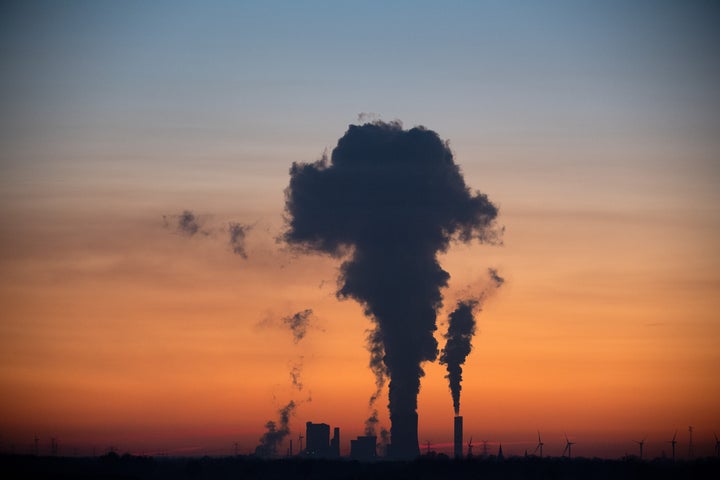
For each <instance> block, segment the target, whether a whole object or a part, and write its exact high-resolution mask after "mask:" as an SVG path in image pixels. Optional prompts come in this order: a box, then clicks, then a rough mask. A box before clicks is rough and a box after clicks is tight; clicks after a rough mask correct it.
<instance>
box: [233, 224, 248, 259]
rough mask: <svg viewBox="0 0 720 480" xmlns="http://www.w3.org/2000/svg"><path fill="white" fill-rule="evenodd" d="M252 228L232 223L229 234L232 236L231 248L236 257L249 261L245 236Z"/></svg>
mask: <svg viewBox="0 0 720 480" xmlns="http://www.w3.org/2000/svg"><path fill="white" fill-rule="evenodd" d="M251 228H252V226H251V225H243V224H242V223H237V222H230V224H229V225H228V233H229V234H230V248H232V251H233V253H234V254H236V255H240V256H241V257H242V258H245V259H247V252H246V251H245V235H246V234H247V232H248V231H250V229H251Z"/></svg>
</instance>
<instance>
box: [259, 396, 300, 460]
mask: <svg viewBox="0 0 720 480" xmlns="http://www.w3.org/2000/svg"><path fill="white" fill-rule="evenodd" d="M294 411H295V402H294V401H292V400H291V401H290V403H288V404H287V405H285V406H284V407H283V408H281V409H280V410H278V415H279V419H278V421H277V422H275V421H273V420H269V421H268V422H267V423H266V424H265V429H266V432H265V433H264V434H263V436H262V437H260V445H258V447H257V448H256V449H255V452H256V453H257V454H259V455H261V456H265V457H270V456H275V455H277V453H278V446H280V444H281V443H282V441H283V440H284V439H285V437H287V436H288V435H289V434H290V416H291V415H292V414H293V413H294Z"/></svg>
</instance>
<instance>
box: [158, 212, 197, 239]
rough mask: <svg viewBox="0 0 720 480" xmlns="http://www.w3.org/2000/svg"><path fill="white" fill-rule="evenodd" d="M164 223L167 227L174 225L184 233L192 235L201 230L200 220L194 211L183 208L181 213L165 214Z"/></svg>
mask: <svg viewBox="0 0 720 480" xmlns="http://www.w3.org/2000/svg"><path fill="white" fill-rule="evenodd" d="M163 224H164V226H165V227H166V228H168V227H171V226H172V227H174V228H176V229H177V231H178V232H180V233H181V234H183V235H187V236H188V237H192V236H193V235H195V234H196V233H198V232H199V231H200V222H199V220H198V218H197V216H195V214H194V213H193V212H191V211H190V210H183V212H182V213H181V214H180V215H163Z"/></svg>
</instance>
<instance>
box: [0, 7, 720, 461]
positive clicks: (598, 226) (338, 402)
mask: <svg viewBox="0 0 720 480" xmlns="http://www.w3.org/2000/svg"><path fill="white" fill-rule="evenodd" d="M719 21H720V9H718V7H717V5H715V3H714V2H710V1H696V0H691V1H684V2H673V1H653V2H650V1H640V0H638V1H632V2H619V1H608V2H584V1H579V2H577V1H576V2H569V1H568V2H564V1H550V2H531V1H514V2H501V1H479V2H460V1H452V2H442V4H441V3H440V2H422V1H420V2H407V1H396V2H376V1H367V2H345V1H339V2H329V1H328V2H315V1H310V2H272V1H270V2H252V1H242V2H230V1H227V2H223V1H211V2H169V1H158V2H149V3H148V2H136V1H128V2H111V1H103V0H101V1H53V2H48V1H23V2H19V1H18V2H3V3H2V6H0V69H1V70H2V72H3V74H2V75H0V105H1V108H0V215H1V216H2V218H3V221H2V222H1V223H0V272H2V274H0V391H2V392H3V394H2V396H0V451H3V452H7V451H15V452H21V453H25V452H29V451H31V445H32V443H33V439H34V437H35V436H37V437H38V438H39V445H40V449H41V452H42V451H49V448H50V447H49V445H50V439H51V438H53V437H54V438H57V439H59V443H60V451H61V453H64V454H74V453H77V454H88V453H89V452H91V451H92V449H96V451H97V452H104V451H107V449H108V448H109V447H110V446H114V447H116V448H117V449H118V450H120V451H128V452H135V453H157V452H165V453H169V454H190V455H197V454H211V455H222V454H229V453H231V452H233V451H234V444H235V443H236V442H237V443H238V446H239V447H238V448H239V449H240V451H241V452H242V453H247V452H250V451H253V450H254V448H255V446H256V445H257V444H258V439H259V437H260V436H261V435H262V433H263V432H264V425H265V422H266V421H268V420H277V417H278V410H279V409H280V408H282V407H283V406H285V405H286V404H287V403H288V402H289V401H290V400H294V401H295V402H296V404H297V408H296V410H295V413H294V415H293V416H292V417H291V419H290V429H291V434H290V437H289V438H293V439H295V441H297V437H298V435H299V434H301V433H303V432H304V423H305V422H306V421H313V422H324V423H328V424H330V425H331V426H333V427H334V426H339V427H340V428H341V431H342V436H343V442H342V446H341V450H342V452H343V453H348V451H349V439H350V438H354V437H355V436H357V435H361V434H362V432H363V422H364V420H365V419H366V418H367V417H368V415H369V413H370V412H369V410H368V398H369V396H370V395H371V394H372V393H373V391H374V388H375V387H374V376H373V374H372V372H371V371H370V369H369V368H368V361H369V354H368V352H367V350H366V348H365V344H366V336H367V331H368V329H371V328H372V323H371V321H370V320H369V319H368V318H366V317H365V316H364V315H363V311H362V308H361V307H360V306H359V305H358V304H357V303H356V302H354V301H353V300H339V299H338V298H336V296H335V292H336V289H337V275H338V268H339V265H340V262H341V260H340V259H337V258H332V257H329V256H322V255H317V254H301V253H298V252H297V251H293V250H292V249H290V248H289V247H288V246H287V245H285V244H283V243H282V242H280V241H278V238H279V237H280V236H281V234H282V232H283V231H284V228H285V218H284V202H285V189H286V188H287V186H288V183H289V179H290V177H289V169H290V166H291V165H292V163H293V162H313V161H316V160H318V159H320V158H321V157H322V156H323V154H324V153H328V154H329V153H331V152H332V149H333V148H334V147H335V145H336V143H337V140H338V139H339V138H340V137H342V136H343V134H344V133H345V132H346V130H347V129H348V126H349V125H351V124H361V123H363V122H365V121H368V120H370V121H373V120H382V121H393V120H400V121H402V122H403V125H404V126H405V127H406V128H411V127H414V126H418V125H423V126H425V127H427V128H429V129H432V130H434V131H436V132H437V133H438V134H439V135H440V137H441V138H443V139H445V140H448V141H449V145H450V148H451V149H452V151H453V153H454V157H455V161H456V163H458V164H459V165H460V167H461V169H462V172H463V174H464V177H465V181H466V183H467V184H468V185H469V186H470V187H471V188H472V189H473V190H479V191H481V192H483V193H485V194H487V195H488V197H489V199H490V200H491V201H492V202H494V203H495V204H496V205H497V206H498V207H499V210H500V213H499V217H498V223H499V224H501V225H502V226H504V227H505V234H504V237H503V244H502V245H501V246H492V245H480V244H478V243H474V244H469V245H466V244H459V243H458V244H456V245H453V246H452V247H451V248H450V249H449V251H448V252H447V253H443V254H441V255H440V257H439V258H440V262H441V264H442V266H443V268H444V269H445V270H447V271H448V272H449V273H450V274H451V279H450V282H449V286H448V287H447V288H446V289H445V290H444V291H443V294H444V297H445V302H444V305H443V307H442V308H440V309H439V311H438V319H437V321H438V331H437V332H436V338H437V339H438V341H440V343H441V345H442V344H443V343H444V342H443V341H442V334H443V333H444V332H445V331H446V330H447V318H448V314H449V313H450V312H451V311H452V309H453V308H454V305H455V302H456V301H457V300H458V299H460V298H462V297H463V296H466V295H468V294H469V293H470V294H472V293H473V292H478V291H481V290H482V289H483V288H485V287H486V286H487V284H488V281H489V280H488V277H487V269H488V268H494V269H497V271H498V272H499V274H500V275H501V276H502V277H503V278H504V279H505V284H504V285H503V286H502V288H500V289H498V290H497V291H495V292H494V293H493V294H492V295H491V296H489V297H488V298H487V299H486V301H485V304H484V305H483V310H482V312H481V313H480V314H479V315H478V317H477V322H478V332H477V336H476V337H475V338H474V340H473V345H474V348H473V351H472V353H471V354H470V356H469V357H468V359H467V362H466V364H465V368H464V380H463V390H462V400H461V405H462V410H461V413H462V415H463V416H464V418H465V420H464V421H465V436H466V441H467V440H469V437H470V436H472V438H473V441H474V443H475V445H478V444H479V441H480V440H489V444H490V445H491V446H492V448H496V446H497V445H498V443H499V442H502V444H503V450H504V452H505V454H506V455H508V454H511V455H512V454H518V455H520V454H523V453H524V451H525V450H526V449H528V450H530V451H532V450H533V449H534V448H535V444H536V443H537V440H536V438H537V431H538V430H540V431H541V432H542V433H543V441H544V443H545V449H544V453H545V454H546V455H560V453H561V452H562V448H563V446H564V443H565V438H564V435H565V434H567V435H568V437H569V438H570V439H571V440H573V441H575V442H576V445H574V446H573V454H574V455H581V456H593V455H600V456H608V457H617V456H621V455H624V454H625V453H636V450H637V445H636V444H634V443H633V440H641V439H642V438H645V437H647V443H646V444H645V454H646V455H648V456H660V455H661V454H662V453H663V452H665V453H666V454H669V449H668V444H667V441H668V440H670V439H671V438H672V435H673V433H674V432H675V431H676V430H677V431H678V432H679V433H678V441H679V444H678V445H679V447H678V448H679V450H678V452H679V454H681V455H686V454H687V442H688V426H689V425H693V426H694V428H695V432H694V443H695V450H696V453H697V454H711V453H712V452H713V448H714V445H715V443H714V442H715V440H714V438H713V432H718V433H719V434H720V413H719V411H718V409H717V405H718V402H719V401H720V375H718V365H720V350H718V345H720V321H719V320H720V319H719V318H718V311H720V295H719V293H720V273H719V272H720V250H719V249H718V245H720V207H719V206H718V205H720V190H718V188H717V185H719V184H720V155H719V153H720V127H719V126H720V90H719V89H718V85H720V55H718V46H719V45H720V31H718V29H717V28H716V26H717V24H718V22H719ZM186 211H187V212H191V213H192V215H193V217H192V218H193V222H194V224H196V225H197V231H196V232H195V233H194V234H190V232H188V230H187V229H185V230H183V229H181V228H180V227H179V225H180V220H181V218H182V215H183V212H186ZM235 223H239V224H241V225H245V226H248V229H247V230H246V232H245V238H244V240H243V243H242V245H243V248H244V254H245V255H241V254H238V253H237V252H234V251H233V245H232V244H231V243H230V241H229V231H230V228H231V225H232V224H235ZM306 309H311V310H312V315H311V316H310V321H309V325H308V327H307V331H306V332H305V336H304V337H303V338H302V339H300V340H297V341H296V338H294V337H293V332H291V331H290V330H289V328H287V327H288V325H287V324H286V323H284V322H283V318H286V317H288V316H292V315H293V314H295V313H296V312H302V311H304V310H306ZM294 367H297V368H299V370H300V371H301V375H302V389H299V388H298V386H297V385H293V383H292V377H291V375H290V372H291V371H293V368H294ZM424 369H425V371H426V375H425V377H423V379H422V383H421V391H420V396H419V408H418V413H419V431H420V442H421V443H422V444H423V445H424V444H425V442H426V441H429V442H431V444H432V445H433V448H435V449H437V450H438V451H446V452H449V451H450V450H451V439H452V417H453V405H452V399H451V396H450V393H449V389H448V384H447V380H446V379H445V378H444V376H445V370H444V366H442V365H439V364H437V363H432V364H425V365H424ZM383 395H384V396H383V397H382V398H381V399H380V400H379V401H378V404H377V406H378V407H379V417H380V418H379V419H380V425H382V426H384V427H386V428H389V426H390V425H389V419H388V416H387V409H386V408H385V406H386V404H387V390H386V389H385V391H384V393H383ZM477 448H478V447H476V449H477ZM476 451H477V450H476Z"/></svg>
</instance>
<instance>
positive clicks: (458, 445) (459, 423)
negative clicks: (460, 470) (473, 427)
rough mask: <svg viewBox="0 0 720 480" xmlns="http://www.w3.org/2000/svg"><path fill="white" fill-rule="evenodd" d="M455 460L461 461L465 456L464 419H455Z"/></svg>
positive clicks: (458, 417) (457, 417)
mask: <svg viewBox="0 0 720 480" xmlns="http://www.w3.org/2000/svg"><path fill="white" fill-rule="evenodd" d="M453 452H454V455H455V458H456V459H457V460H459V459H461V458H462V456H463V417H461V416H459V415H458V416H456V417H455V435H454V449H453Z"/></svg>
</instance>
